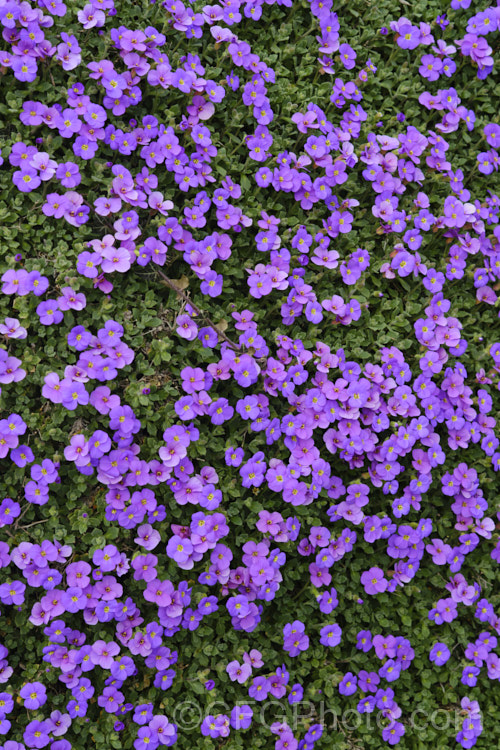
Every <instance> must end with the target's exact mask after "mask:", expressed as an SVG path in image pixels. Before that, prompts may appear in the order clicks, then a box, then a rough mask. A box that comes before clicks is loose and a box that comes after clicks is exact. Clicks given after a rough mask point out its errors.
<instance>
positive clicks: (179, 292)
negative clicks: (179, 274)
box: [156, 268, 240, 352]
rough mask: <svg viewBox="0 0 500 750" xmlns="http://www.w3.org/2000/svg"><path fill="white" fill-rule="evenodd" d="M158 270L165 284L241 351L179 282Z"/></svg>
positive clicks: (224, 339) (233, 347) (234, 347)
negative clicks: (180, 286)
mask: <svg viewBox="0 0 500 750" xmlns="http://www.w3.org/2000/svg"><path fill="white" fill-rule="evenodd" d="M156 270H157V271H158V273H159V274H160V276H161V277H162V279H163V283H164V284H165V286H168V288H169V289H172V290H173V291H174V292H175V293H176V294H177V295H178V296H179V297H180V298H181V299H182V300H183V302H185V303H186V304H188V305H191V307H192V308H193V310H194V311H195V313H196V314H197V315H199V316H200V317H201V318H202V320H203V321H204V322H205V323H207V324H208V325H209V326H210V328H213V329H214V331H215V332H216V334H217V335H218V336H219V337H220V338H221V339H222V340H223V341H225V342H226V344H228V345H229V346H230V347H231V349H234V351H237V352H238V351H240V347H239V346H238V345H237V344H235V343H234V341H231V339H229V338H228V337H227V336H226V334H225V333H224V332H223V331H219V329H218V328H217V326H216V325H215V323H214V322H213V321H212V320H211V318H210V317H209V316H208V315H207V313H205V312H203V310H200V308H199V307H198V306H197V305H195V303H194V302H193V301H192V300H191V298H190V297H188V295H187V294H184V292H183V291H182V289H179V287H178V286H177V284H174V282H173V281H172V279H169V278H168V276H165V274H164V273H163V271H161V270H160V269H159V268H157V269H156Z"/></svg>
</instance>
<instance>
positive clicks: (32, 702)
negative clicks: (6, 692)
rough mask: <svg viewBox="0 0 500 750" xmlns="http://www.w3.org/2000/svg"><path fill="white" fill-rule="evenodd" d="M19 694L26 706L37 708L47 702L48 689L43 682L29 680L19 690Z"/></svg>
mask: <svg viewBox="0 0 500 750" xmlns="http://www.w3.org/2000/svg"><path fill="white" fill-rule="evenodd" d="M19 695H20V696H21V698H22V699H23V701H24V707H25V708H29V709H33V710H35V709H37V708H40V706H43V705H44V704H45V703H46V702H47V691H46V688H45V685H42V683H41V682H27V683H26V684H25V685H23V687H22V688H21V690H20V691H19Z"/></svg>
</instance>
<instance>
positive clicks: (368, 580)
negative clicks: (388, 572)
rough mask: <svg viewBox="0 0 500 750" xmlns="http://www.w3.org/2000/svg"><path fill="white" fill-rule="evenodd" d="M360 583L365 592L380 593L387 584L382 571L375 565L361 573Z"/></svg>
mask: <svg viewBox="0 0 500 750" xmlns="http://www.w3.org/2000/svg"><path fill="white" fill-rule="evenodd" d="M361 583H362V584H363V586H364V587H365V591H366V593H367V594H381V593H383V592H384V591H385V590H386V589H387V586H388V583H387V580H386V579H385V578H384V571H383V570H381V569H380V568H376V567H375V568H370V570H367V571H365V572H364V573H362V574H361Z"/></svg>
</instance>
